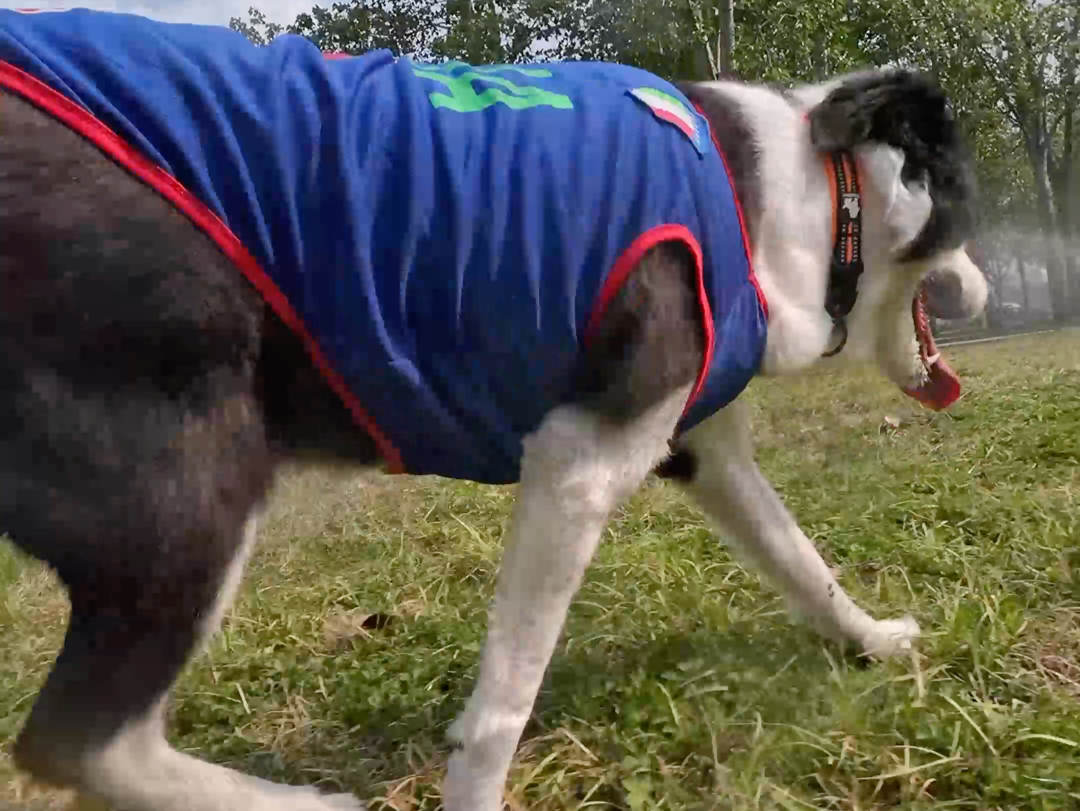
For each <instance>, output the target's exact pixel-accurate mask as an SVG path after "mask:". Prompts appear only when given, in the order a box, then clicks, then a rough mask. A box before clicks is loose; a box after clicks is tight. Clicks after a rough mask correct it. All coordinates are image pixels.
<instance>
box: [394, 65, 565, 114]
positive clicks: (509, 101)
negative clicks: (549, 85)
mask: <svg viewBox="0 0 1081 811" xmlns="http://www.w3.org/2000/svg"><path fill="white" fill-rule="evenodd" d="M455 71H458V72H457V73H456V72H455ZM512 71H513V72H515V73H519V74H521V75H522V76H526V77H528V78H531V79H547V78H549V77H551V75H552V72H551V71H550V70H544V69H543V68H520V67H516V66H515V65H482V66H480V67H474V66H472V65H467V64H466V63H465V62H457V61H451V62H447V63H445V64H442V65H417V66H415V67H414V68H413V73H414V74H415V75H416V76H418V77H420V78H421V79H431V80H432V81H434V82H439V83H440V84H441V85H443V86H444V87H445V88H446V89H447V93H429V94H428V98H429V100H430V101H431V102H432V106H433V107H437V108H438V107H445V108H447V109H449V110H454V111H455V112H459V113H473V112H476V111H478V110H484V109H487V108H488V107H491V106H492V105H493V104H506V105H507V106H508V107H510V108H511V109H512V110H524V109H526V108H528V107H556V108H558V109H560V110H570V109H572V108H573V107H574V105H573V104H572V103H571V100H570V98H569V97H568V96H564V95H563V94H562V93H553V92H551V91H549V90H544V89H542V88H540V87H532V86H529V85H526V86H521V85H517V84H515V83H514V82H512V81H510V80H509V79H507V78H504V77H503V76H498V75H496V74H499V73H510V72H512ZM478 79H481V80H483V81H484V83H485V84H487V85H495V87H486V88H485V89H484V90H481V91H480V92H479V93H478V92H477V90H476V89H475V88H474V87H473V82H474V81H476V80H478Z"/></svg>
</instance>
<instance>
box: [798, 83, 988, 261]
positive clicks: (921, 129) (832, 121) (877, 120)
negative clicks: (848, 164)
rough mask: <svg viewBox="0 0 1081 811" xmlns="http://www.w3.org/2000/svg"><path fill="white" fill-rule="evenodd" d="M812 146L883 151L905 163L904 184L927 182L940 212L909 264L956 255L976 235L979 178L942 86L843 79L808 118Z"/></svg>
mask: <svg viewBox="0 0 1081 811" xmlns="http://www.w3.org/2000/svg"><path fill="white" fill-rule="evenodd" d="M808 117H809V119H810V124H811V143H812V144H813V146H814V147H815V149H817V150H819V151H820V152H831V151H836V150H850V149H853V148H855V147H858V146H861V145H870V144H882V145H884V146H888V147H891V148H893V149H896V150H899V151H900V152H901V153H902V154H903V156H904V164H903V166H902V168H901V173H900V180H901V182H902V183H903V184H906V185H907V184H909V183H913V182H917V183H918V182H922V181H925V182H926V183H927V186H928V191H929V193H930V195H931V200H932V202H933V207H932V210H931V212H930V216H929V217H928V219H927V222H926V225H925V226H924V227H923V229H922V230H921V231H920V233H919V234H918V235H917V236H916V237H915V239H914V240H913V241H912V242H911V244H910V245H909V246H908V247H907V249H906V250H905V254H904V256H903V259H922V258H926V257H928V256H930V255H931V254H933V253H936V252H937V251H940V250H943V249H947V248H954V247H957V246H958V245H960V244H961V243H962V242H963V241H964V240H966V239H967V238H969V237H970V236H971V234H972V231H973V228H974V224H975V216H974V203H975V196H976V185H975V177H974V174H973V171H972V165H971V161H970V160H969V158H968V155H967V153H966V151H965V149H964V146H963V144H962V142H961V138H960V134H959V132H958V128H957V123H956V121H955V120H954V116H953V111H952V110H951V109H950V105H949V102H948V100H947V98H946V95H945V94H944V93H943V92H942V90H941V89H940V88H939V87H938V85H937V84H936V83H935V82H933V81H932V80H931V79H929V78H928V77H926V76H923V75H922V74H919V73H916V72H913V71H908V70H891V71H880V72H871V73H862V74H856V75H853V76H851V77H849V78H847V79H844V80H842V81H841V82H840V83H839V84H838V85H837V86H836V87H835V88H834V89H833V90H832V91H831V92H830V93H829V94H828V95H827V96H826V98H825V99H823V101H822V102H821V103H819V104H818V105H817V106H815V107H814V108H812V109H811V111H810V112H809V113H808Z"/></svg>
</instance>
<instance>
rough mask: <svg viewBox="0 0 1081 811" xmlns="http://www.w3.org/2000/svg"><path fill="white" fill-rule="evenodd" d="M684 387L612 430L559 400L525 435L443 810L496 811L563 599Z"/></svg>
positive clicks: (657, 447)
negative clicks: (482, 642) (484, 631)
mask: <svg viewBox="0 0 1081 811" xmlns="http://www.w3.org/2000/svg"><path fill="white" fill-rule="evenodd" d="M689 394H690V388H689V387H686V388H682V389H680V390H679V391H677V392H675V393H674V394H672V395H671V396H670V397H669V398H668V399H667V400H665V401H664V402H663V403H661V404H660V405H659V406H657V407H655V408H654V409H652V410H651V411H650V412H648V413H647V414H645V415H644V416H642V417H641V418H640V419H638V420H637V421H635V422H633V423H631V424H629V425H625V426H621V427H615V426H612V425H608V424H605V423H604V422H603V421H602V420H601V419H599V418H598V417H596V416H595V415H592V414H589V413H588V412H586V411H583V410H581V409H579V408H576V407H571V406H561V407H559V408H556V409H555V410H553V411H552V412H551V413H550V414H548V416H547V417H546V418H545V420H544V422H543V423H542V424H541V426H540V428H539V429H538V430H537V431H536V433H534V434H532V435H531V436H529V437H527V438H526V440H525V453H524V456H523V459H522V478H521V485H520V488H519V492H518V500H517V504H516V506H515V511H514V517H513V522H512V525H511V532H510V536H511V537H510V542H509V545H508V547H507V550H506V552H505V554H504V558H503V566H502V571H501V572H500V575H499V585H498V588H497V591H496V598H495V603H494V605H493V607H492V610H491V612H490V616H489V619H488V639H487V642H486V643H485V647H484V653H483V655H482V657H481V664H480V677H479V679H478V680H477V685H476V688H475V689H474V691H473V695H472V696H470V698H469V702H468V704H467V705H466V709H465V712H464V713H463V715H462V716H461V718H459V720H458V721H457V723H456V724H455V727H454V729H453V731H452V735H453V736H454V737H456V738H457V739H458V740H459V741H461V743H462V747H463V748H462V750H461V751H460V752H457V753H455V755H454V756H453V757H452V758H451V761H450V770H449V772H448V774H447V779H446V782H445V785H444V788H443V795H444V800H443V802H444V807H445V808H446V811H500V809H502V807H503V784H504V782H505V780H506V776H507V769H508V768H509V766H510V762H511V758H512V757H513V756H514V750H515V747H516V746H517V744H518V738H519V736H521V734H522V729H523V727H524V726H525V723H526V721H527V720H528V718H529V713H530V711H531V709H532V707H533V700H534V699H535V698H536V695H537V690H538V688H539V687H540V683H541V678H542V677H543V676H544V671H545V668H546V667H547V666H548V660H549V659H550V658H551V655H552V650H553V649H554V648H555V644H556V641H557V639H558V637H559V632H560V629H561V628H562V627H563V619H564V617H565V615H566V613H567V607H568V606H569V605H570V601H571V598H572V597H573V596H574V593H575V592H576V591H577V589H578V584H579V582H580V581H581V579H582V575H583V573H584V572H585V570H586V566H588V565H589V561H590V559H591V558H592V557H593V552H594V550H595V549H596V547H597V542H598V540H599V538H600V535H601V531H602V530H603V528H604V524H605V522H606V521H607V518H608V513H609V512H610V511H611V510H612V509H613V508H614V507H616V506H617V505H618V504H619V502H620V501H622V500H623V499H624V498H626V497H627V496H628V495H629V494H630V493H631V492H632V491H633V490H634V489H635V488H636V487H637V486H638V485H639V483H640V482H641V481H642V479H644V478H645V476H646V474H648V473H649V471H650V470H651V469H652V468H653V467H654V466H655V465H656V464H657V462H659V461H660V460H661V459H663V458H664V456H665V455H666V454H667V453H668V439H669V438H670V437H671V436H672V432H673V430H674V429H675V426H676V422H677V421H678V420H679V416H680V414H681V412H682V410H683V406H684V405H685V403H686V401H687V397H688V395H689Z"/></svg>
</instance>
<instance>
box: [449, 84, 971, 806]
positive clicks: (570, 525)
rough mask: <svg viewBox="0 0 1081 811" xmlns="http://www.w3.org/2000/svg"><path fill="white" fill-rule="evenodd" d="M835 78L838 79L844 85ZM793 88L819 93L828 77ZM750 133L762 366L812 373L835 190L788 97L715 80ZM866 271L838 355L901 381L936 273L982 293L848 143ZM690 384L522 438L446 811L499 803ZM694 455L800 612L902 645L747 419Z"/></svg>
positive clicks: (707, 497)
mask: <svg viewBox="0 0 1081 811" xmlns="http://www.w3.org/2000/svg"><path fill="white" fill-rule="evenodd" d="M837 81H840V80H837ZM836 83H837V82H836V81H835V82H833V83H830V84H829V85H822V86H819V87H813V88H801V89H799V90H797V91H796V93H795V94H794V97H795V98H796V99H798V100H800V101H801V102H802V104H804V105H806V106H808V107H809V106H810V105H812V104H815V103H817V102H819V101H821V100H822V99H824V98H825V96H826V95H827V94H828V92H829V90H830V89H832V87H833V86H835V85H836ZM711 88H712V91H713V92H716V93H721V94H723V95H724V96H726V97H727V99H728V100H729V101H730V102H732V103H734V104H735V105H736V106H737V107H738V108H739V111H740V113H741V114H742V115H743V116H744V117H745V119H746V120H747V122H748V124H749V127H750V129H751V131H752V132H753V133H755V136H756V137H755V147H756V148H757V150H758V152H759V153H760V155H759V157H760V160H759V163H758V168H759V170H760V172H761V176H760V187H761V189H762V200H761V213H760V219H759V220H758V221H757V222H755V223H754V229H755V232H756V234H757V237H756V241H755V245H754V254H753V256H752V261H753V264H754V269H755V273H756V275H757V278H758V282H759V285H760V286H761V289H762V291H763V294H764V296H765V298H766V301H767V303H768V306H769V329H768V334H767V340H766V348H765V353H764V358H763V362H762V371H763V373H765V374H782V373H787V372H795V371H799V370H802V369H806V368H808V367H810V366H812V365H814V364H816V363H818V362H820V360H821V356H822V353H823V352H824V351H826V350H827V349H829V348H830V341H831V336H832V333H833V324H832V320H831V319H830V317H829V315H828V314H827V313H826V311H825V309H824V307H823V304H824V301H825V298H826V287H827V278H828V272H829V265H830V256H831V253H832V248H833V238H834V237H833V233H832V226H833V212H832V197H831V194H830V188H829V185H828V179H827V175H826V172H825V167H824V166H823V163H822V157H821V156H820V155H818V154H817V153H816V152H815V151H814V149H813V148H812V145H811V140H810V132H809V123H808V121H807V118H806V117H805V115H804V114H803V110H801V109H800V107H799V106H798V105H795V106H794V105H793V104H792V103H791V102H790V101H789V100H786V99H785V98H783V97H782V96H780V95H778V94H777V93H775V92H773V91H772V90H769V89H767V88H763V87H755V86H752V85H744V84H735V83H726V82H715V83H712V84H711ZM855 159H856V164H857V171H859V173H860V177H861V186H862V191H863V195H862V198H861V200H860V207H861V213H862V221H863V223H864V232H863V240H862V244H863V255H864V265H865V270H864V273H863V276H862V277H861V280H860V283H859V295H858V299H857V303H856V306H855V308H854V309H853V311H852V313H851V314H850V316H849V319H848V343H847V345H846V348H845V351H844V352H843V353H842V355H843V358H844V359H845V360H848V359H869V360H873V361H874V362H876V363H877V364H878V365H879V366H880V367H881V368H882V369H883V371H884V372H885V373H886V374H887V375H888V376H889V377H890V378H891V379H892V380H894V381H895V382H897V383H898V384H899V385H902V386H908V385H912V384H914V383H919V382H920V381H921V375H925V374H926V371H925V369H924V366H923V364H922V363H921V361H920V358H919V353H918V345H917V342H916V337H915V330H914V328H913V323H912V316H911V305H912V299H913V296H914V294H915V293H916V290H917V289H918V285H919V283H920V281H921V279H922V278H923V277H924V276H925V275H926V274H927V273H929V272H930V271H931V270H940V271H945V272H953V273H957V274H958V276H959V278H960V279H961V281H962V286H963V287H964V297H965V302H966V303H967V304H970V305H972V307H973V309H972V312H977V311H978V307H982V303H983V301H984V300H985V299H986V285H985V284H984V280H983V277H982V275H980V273H979V271H978V270H977V269H976V268H975V266H974V265H972V263H971V262H970V261H969V260H968V258H967V255H966V254H965V252H964V251H963V250H955V251H948V252H944V253H943V254H941V255H939V256H936V257H933V258H932V259H931V260H928V261H925V262H921V263H900V262H898V261H897V256H898V254H899V252H900V251H901V250H902V249H903V248H904V247H905V246H906V245H907V244H908V243H910V242H911V241H912V239H913V238H915V236H916V235H917V234H919V232H920V230H921V229H922V228H923V226H924V224H925V222H926V221H927V218H928V216H929V215H930V212H931V198H930V194H929V191H928V189H927V187H926V185H925V184H924V183H923V182H922V181H916V182H910V183H908V184H905V183H903V182H902V175H901V168H902V166H903V163H904V161H903V157H902V155H901V153H900V152H898V151H897V150H893V149H890V148H888V147H885V146H867V147H863V148H860V149H859V150H856V152H855ZM685 396H686V391H684V392H681V393H680V395H679V396H677V397H674V398H672V399H671V400H670V401H669V402H667V403H666V404H665V405H664V406H663V407H662V408H659V409H657V410H656V411H655V412H654V413H653V414H650V415H647V416H646V417H644V418H643V419H642V420H641V421H640V423H639V424H636V425H633V426H629V427H627V428H623V429H619V428H613V427H610V426H607V427H606V426H605V425H603V424H602V423H601V422H600V421H598V420H597V419H596V418H595V417H592V416H590V415H588V414H586V413H585V412H582V411H579V410H575V409H570V408H560V409H556V410H555V411H553V412H552V413H551V414H549V415H548V417H547V418H546V420H545V421H544V423H543V424H542V426H541V428H540V429H539V430H538V431H537V433H536V434H534V435H533V436H531V437H529V439H528V440H527V441H526V444H525V456H524V459H523V468H522V470H523V473H522V485H521V490H520V492H519V501H518V505H517V508H516V512H515V517H514V523H513V530H512V541H511V546H510V548H509V549H508V551H507V554H506V558H505V560H504V566H503V572H502V573H501V575H500V580H499V587H498V593H497V596H496V600H495V604H494V606H493V608H492V611H491V616H490V619H489V629H488V641H487V643H486V646H485V651H484V654H483V658H482V660H481V668H480V678H479V680H478V682H477V686H476V688H475V690H474V692H473V695H472V696H471V697H470V699H469V702H468V704H467V706H466V709H465V712H464V713H463V715H462V716H461V718H460V719H459V720H458V722H457V723H456V724H455V726H454V728H453V730H452V734H453V736H454V737H456V738H457V739H458V740H459V741H461V743H462V745H463V749H462V751H460V752H458V753H456V754H455V755H454V756H453V757H452V758H451V761H450V769H449V773H448V775H447V780H446V784H445V787H444V805H445V808H446V809H447V811H499V810H500V809H501V808H502V792H503V784H504V781H505V779H506V773H507V770H508V768H509V766H510V763H511V759H512V757H513V755H514V750H515V747H516V745H517V742H518V738H519V736H520V735H521V732H522V729H523V727H524V725H525V723H526V721H527V719H528V717H529V713H530V711H531V708H532V705H533V701H534V698H535V696H536V692H537V689H538V687H539V685H540V681H541V678H542V676H543V673H544V670H545V668H546V666H547V663H548V660H549V657H550V656H551V653H552V650H553V648H554V647H555V643H556V640H557V638H558V635H559V632H560V628H561V627H562V624H563V619H564V616H565V614H566V610H567V607H568V605H569V603H570V601H571V599H572V597H573V595H574V593H575V591H576V589H577V587H578V583H579V581H580V580H581V577H582V574H583V572H584V570H585V567H586V566H587V564H588V563H589V560H590V559H591V557H592V555H593V552H594V549H595V547H596V544H597V540H598V537H599V535H600V532H601V529H602V526H603V524H604V522H605V520H606V517H607V515H608V512H609V511H610V510H611V509H612V507H614V506H615V505H616V504H617V503H618V502H619V500H620V499H622V498H623V497H625V496H626V495H627V494H628V493H629V492H630V490H631V489H633V488H634V487H635V486H636V485H637V484H638V482H639V481H640V480H641V479H642V477H644V476H645V474H646V473H647V472H648V471H649V470H650V468H651V467H652V466H653V465H654V463H655V462H656V461H657V460H658V459H660V458H661V457H662V456H663V455H664V454H665V450H666V444H665V443H666V441H667V439H668V438H669V436H670V435H671V432H672V430H673V427H674V425H675V423H676V421H677V419H678V416H679V412H680V410H681V408H682V405H683V399H682V398H683V397H685ZM684 441H686V442H687V443H689V445H690V447H691V449H692V451H693V452H694V454H695V457H696V460H697V462H698V473H697V476H696V479H695V481H694V483H693V485H692V486H691V489H692V491H693V493H694V494H695V496H697V498H698V499H699V500H700V501H701V502H702V504H703V506H704V507H705V508H706V510H707V511H708V512H709V513H710V515H712V516H713V518H714V519H715V520H716V521H717V522H719V523H720V524H721V525H722V526H723V527H725V528H726V529H728V530H729V531H730V532H731V533H732V534H733V535H734V537H735V538H736V539H737V540H738V542H739V543H740V545H741V548H742V549H743V551H744V552H745V554H746V555H747V556H748V557H750V558H751V559H752V560H753V561H754V562H755V563H757V564H758V565H759V566H761V567H762V569H763V570H764V571H765V573H766V574H767V576H769V577H770V578H771V579H772V580H773V581H775V582H776V583H777V584H778V586H779V587H780V589H781V591H782V592H783V593H784V594H785V596H786V597H787V599H788V600H789V601H790V602H791V603H792V604H793V606H794V607H795V608H796V609H797V610H798V611H800V612H801V613H802V614H804V615H806V616H807V617H808V618H809V619H810V620H811V622H812V623H813V624H815V625H816V626H817V627H818V628H819V629H820V630H821V631H822V632H823V633H825V634H827V635H829V636H834V637H838V638H842V639H849V640H853V641H854V642H856V643H857V644H858V645H859V646H860V647H861V648H862V650H863V651H864V652H866V653H869V654H874V655H876V656H880V657H881V656H892V655H897V654H900V653H903V652H905V651H908V650H910V649H911V646H912V640H913V639H915V638H916V637H917V636H918V635H919V627H918V626H917V624H916V622H915V621H914V620H913V619H912V618H910V617H902V618H900V619H894V620H884V621H883V620H875V619H873V618H872V617H870V616H869V615H868V614H867V613H866V612H864V611H863V610H862V609H860V608H859V606H857V605H856V604H855V603H854V602H853V601H852V600H851V599H850V598H849V597H848V595H847V594H845V593H844V591H843V590H842V589H841V587H840V586H839V585H838V584H837V582H836V580H835V579H834V577H833V576H832V574H831V573H830V570H829V568H828V567H827V566H826V564H825V562H824V561H823V560H822V558H821V557H820V556H819V554H818V552H817V551H816V550H815V548H814V545H813V544H812V543H811V542H810V540H808V538H807V537H806V536H805V535H804V534H803V533H802V532H801V531H800V529H799V526H798V525H797V524H796V522H795V520H794V519H793V518H792V517H791V516H790V515H789V513H788V512H787V510H785V508H784V505H783V504H782V502H781V500H780V498H779V497H778V496H777V494H776V493H775V492H774V491H773V489H772V488H771V487H770V486H769V484H768V483H767V482H766V480H765V479H764V477H763V476H762V474H761V472H760V471H759V470H758V467H757V466H756V465H755V462H754V457H753V453H752V449H751V444H750V439H749V427H748V425H747V424H746V422H745V421H744V420H743V418H742V412H741V410H740V408H739V407H738V406H736V405H734V404H733V405H731V406H729V407H728V408H727V409H725V410H724V411H722V412H721V413H720V414H717V415H715V416H714V417H712V418H711V419H710V420H707V421H706V422H705V423H703V424H702V425H700V426H699V427H697V428H696V429H695V430H694V431H692V432H690V433H689V434H688V436H687V437H686V438H685V440H684Z"/></svg>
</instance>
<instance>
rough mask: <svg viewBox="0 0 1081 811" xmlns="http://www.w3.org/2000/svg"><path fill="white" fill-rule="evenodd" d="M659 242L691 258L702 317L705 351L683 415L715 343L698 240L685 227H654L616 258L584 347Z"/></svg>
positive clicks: (699, 385) (702, 381) (703, 377)
mask: <svg viewBox="0 0 1081 811" xmlns="http://www.w3.org/2000/svg"><path fill="white" fill-rule="evenodd" d="M662 242H682V243H683V244H684V245H686V246H687V249H688V250H689V251H690V252H691V255H692V256H694V272H695V285H696V287H697V294H698V308H699V312H700V315H701V316H702V332H703V333H704V335H705V339H706V351H705V354H704V355H703V357H702V368H701V369H700V370H699V372H698V377H697V378H696V379H695V381H694V388H692V389H691V396H690V397H688V398H687V405H686V406H685V407H684V409H683V413H684V414H686V413H687V409H689V408H690V407H691V404H692V403H693V402H694V401H695V398H696V397H698V394H699V392H701V391H702V387H703V386H704V385H705V384H706V377H707V376H708V374H709V367H710V364H712V363H713V347H714V341H715V335H714V332H713V312H712V310H711V309H710V306H709V298H708V297H707V296H706V281H705V277H704V275H703V269H702V248H701V247H700V246H699V244H698V240H697V239H695V238H694V234H692V233H691V232H690V230H688V229H687V228H686V226H683V225H671V224H667V225H657V226H654V227H653V228H650V229H649V230H648V231H646V232H645V233H642V234H639V235H638V237H636V238H635V240H634V242H632V243H631V244H630V247H629V248H627V249H626V250H625V251H623V253H621V254H620V255H619V258H618V259H616V261H615V264H613V265H612V269H611V271H609V273H608V276H607V277H605V280H604V284H602V285H601V289H600V292H599V293H597V301H596V303H595V304H594V305H593V313H592V315H591V317H590V319H589V322H588V324H587V326H586V331H585V342H586V344H588V343H589V342H590V341H591V340H592V338H593V336H594V335H595V334H596V332H597V329H598V328H599V327H600V322H601V319H602V318H603V317H604V314H605V312H606V311H607V310H608V305H609V304H611V303H612V299H614V298H615V296H616V293H618V292H619V290H620V288H621V287H622V286H623V283H624V282H625V281H627V277H628V276H630V275H631V271H632V270H634V269H635V268H636V267H638V263H639V262H640V261H641V260H642V257H644V256H645V255H646V253H647V252H648V251H649V250H651V249H652V248H655V247H656V246H657V245H659V244H660V243H662Z"/></svg>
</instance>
